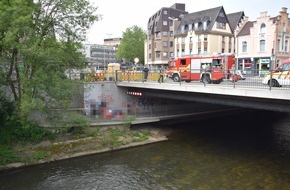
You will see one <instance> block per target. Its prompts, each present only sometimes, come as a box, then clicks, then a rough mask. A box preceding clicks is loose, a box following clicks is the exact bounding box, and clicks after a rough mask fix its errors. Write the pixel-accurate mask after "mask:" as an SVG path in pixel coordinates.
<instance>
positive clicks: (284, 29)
mask: <svg viewBox="0 0 290 190" xmlns="http://www.w3.org/2000/svg"><path fill="white" fill-rule="evenodd" d="M282 32H286V24H285V23H283V28H282Z"/></svg>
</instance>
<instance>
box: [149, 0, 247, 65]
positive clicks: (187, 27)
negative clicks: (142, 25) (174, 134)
mask: <svg viewBox="0 0 290 190" xmlns="http://www.w3.org/2000/svg"><path fill="white" fill-rule="evenodd" d="M243 17H244V12H238V13H233V14H229V15H227V14H226V13H225V11H224V8H223V7H222V6H221V7H216V8H213V9H208V10H204V11H199V12H195V13H190V14H189V13H188V12H186V11H185V4H178V3H176V4H174V5H172V6H171V7H169V8H162V9H160V10H159V11H158V12H157V13H155V14H154V15H153V16H152V17H150V19H149V22H148V37H147V40H146V42H145V63H148V64H149V67H150V68H151V69H156V68H158V67H160V65H167V63H168V61H169V60H170V59H171V58H173V57H182V56H185V55H193V54H204V53H233V52H234V51H235V49H234V48H235V38H234V30H235V28H236V27H237V26H238V24H239V23H240V22H241V20H242V18H243Z"/></svg>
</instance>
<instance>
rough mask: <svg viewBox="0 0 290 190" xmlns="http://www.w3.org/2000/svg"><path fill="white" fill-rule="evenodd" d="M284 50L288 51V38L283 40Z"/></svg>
mask: <svg viewBox="0 0 290 190" xmlns="http://www.w3.org/2000/svg"><path fill="white" fill-rule="evenodd" d="M285 52H286V53H287V52H288V40H286V41H285Z"/></svg>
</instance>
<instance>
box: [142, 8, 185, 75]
mask: <svg viewBox="0 0 290 190" xmlns="http://www.w3.org/2000/svg"><path fill="white" fill-rule="evenodd" d="M185 14H188V12H186V11H185V4H181V3H176V4H174V5H172V6H171V7H164V8H161V9H160V10H158V11H157V12H156V13H154V14H153V15H152V16H151V17H150V18H149V20H148V24H147V27H148V28H147V29H148V35H147V40H146V42H145V47H144V49H145V56H144V57H145V64H148V65H149V67H150V69H151V70H154V69H157V68H158V67H160V65H165V64H167V63H168V60H169V59H170V55H173V51H174V45H173V43H174V42H173V41H174V35H173V32H174V31H173V28H172V26H173V20H174V18H176V19H177V20H181V19H182V16H183V15H185Z"/></svg>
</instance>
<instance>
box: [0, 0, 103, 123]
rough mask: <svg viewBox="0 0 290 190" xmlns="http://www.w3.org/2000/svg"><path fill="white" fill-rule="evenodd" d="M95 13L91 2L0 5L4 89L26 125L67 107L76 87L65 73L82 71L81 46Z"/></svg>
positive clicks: (12, 0)
mask: <svg viewBox="0 0 290 190" xmlns="http://www.w3.org/2000/svg"><path fill="white" fill-rule="evenodd" d="M96 9H97V8H95V7H93V6H92V5H91V4H90V3H89V1H88V0H53V1H52V0H1V1H0V68H1V70H0V73H1V75H0V85H5V86H9V88H10V91H11V93H12V94H13V97H14V101H15V102H16V105H17V110H18V112H19V114H20V115H21V116H22V119H23V120H26V119H27V118H28V116H29V114H30V112H31V111H33V110H51V109H53V108H60V109H62V108H65V107H67V106H68V104H69V102H70V100H71V99H72V93H71V89H72V88H73V86H74V83H72V81H70V80H68V79H65V77H64V73H65V71H66V70H67V69H70V68H76V69H80V68H82V67H83V65H84V64H83V63H84V56H83V54H82V53H81V52H80V49H81V48H82V45H81V42H82V41H84V40H85V37H86V31H87V29H89V28H90V27H91V25H92V24H93V23H94V22H95V21H97V20H98V19H99V16H98V15H96V14H95V11H96Z"/></svg>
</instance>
